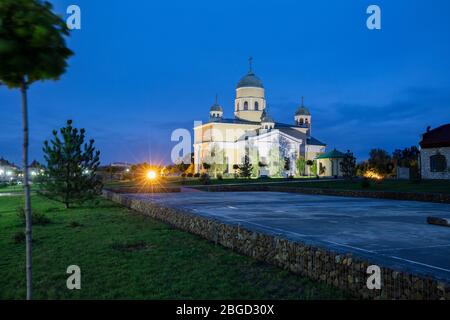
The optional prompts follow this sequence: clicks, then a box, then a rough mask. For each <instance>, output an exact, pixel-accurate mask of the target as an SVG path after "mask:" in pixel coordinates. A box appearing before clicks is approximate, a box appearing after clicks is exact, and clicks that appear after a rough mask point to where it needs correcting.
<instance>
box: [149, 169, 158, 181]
mask: <svg viewBox="0 0 450 320" xmlns="http://www.w3.org/2000/svg"><path fill="white" fill-rule="evenodd" d="M156 177H157V176H156V172H155V171H153V170H150V171H149V172H147V179H149V180H156Z"/></svg>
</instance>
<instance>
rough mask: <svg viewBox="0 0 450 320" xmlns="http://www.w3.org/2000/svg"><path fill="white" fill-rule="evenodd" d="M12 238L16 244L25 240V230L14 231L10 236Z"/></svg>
mask: <svg viewBox="0 0 450 320" xmlns="http://www.w3.org/2000/svg"><path fill="white" fill-rule="evenodd" d="M12 239H13V241H14V242H15V243H17V244H19V243H23V242H25V232H23V231H19V232H16V233H15V234H14V235H13V236H12Z"/></svg>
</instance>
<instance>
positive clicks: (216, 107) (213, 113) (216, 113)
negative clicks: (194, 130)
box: [209, 94, 223, 122]
mask: <svg viewBox="0 0 450 320" xmlns="http://www.w3.org/2000/svg"><path fill="white" fill-rule="evenodd" d="M222 116H223V109H222V107H221V106H220V104H219V102H218V98H217V94H216V102H215V103H214V104H213V105H212V106H211V109H210V110H209V120H210V121H211V122H220V121H222Z"/></svg>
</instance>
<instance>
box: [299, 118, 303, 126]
mask: <svg viewBox="0 0 450 320" xmlns="http://www.w3.org/2000/svg"><path fill="white" fill-rule="evenodd" d="M298 124H299V125H301V126H302V125H303V118H300V120H299V121H298Z"/></svg>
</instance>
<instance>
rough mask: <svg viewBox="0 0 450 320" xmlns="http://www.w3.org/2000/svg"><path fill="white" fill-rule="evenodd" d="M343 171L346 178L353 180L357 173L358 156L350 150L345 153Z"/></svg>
mask: <svg viewBox="0 0 450 320" xmlns="http://www.w3.org/2000/svg"><path fill="white" fill-rule="evenodd" d="M341 171H342V175H343V176H344V178H345V179H348V180H351V179H353V177H354V176H355V175H356V158H355V157H354V156H353V153H351V152H350V150H347V153H346V154H345V155H344V158H343V159H342V162H341Z"/></svg>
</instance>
